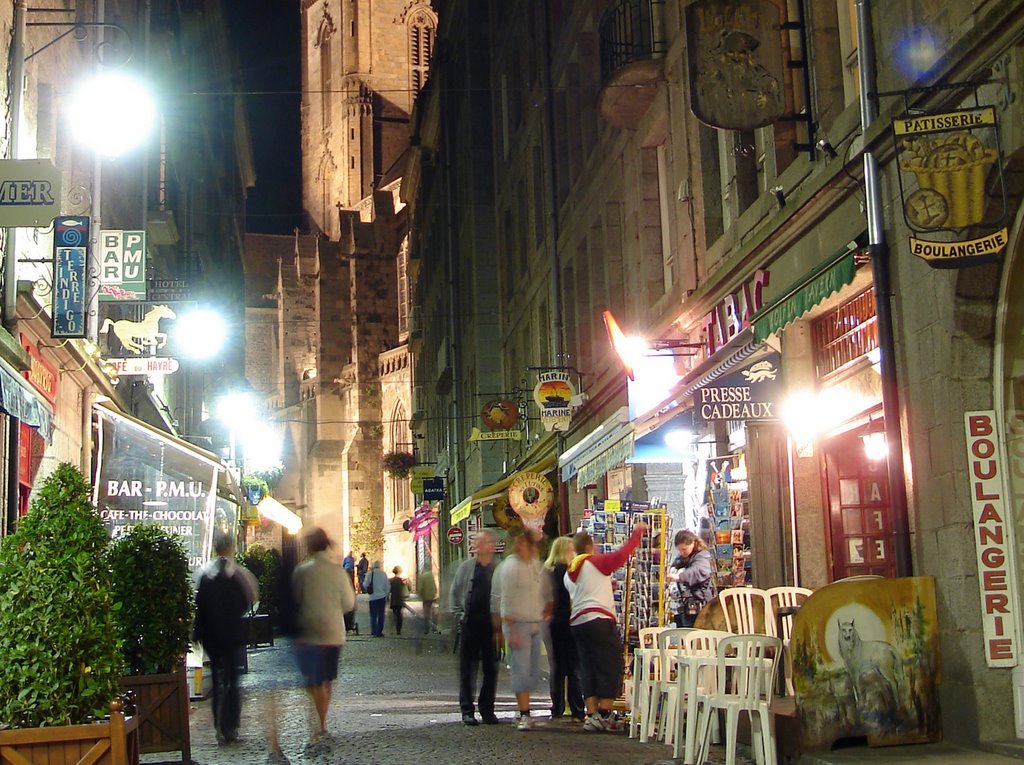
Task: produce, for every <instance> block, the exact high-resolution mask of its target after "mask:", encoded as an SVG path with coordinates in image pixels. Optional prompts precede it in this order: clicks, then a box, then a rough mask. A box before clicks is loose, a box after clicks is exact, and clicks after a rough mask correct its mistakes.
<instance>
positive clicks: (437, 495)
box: [423, 477, 444, 502]
mask: <svg viewBox="0 0 1024 765" xmlns="http://www.w3.org/2000/svg"><path fill="white" fill-rule="evenodd" d="M423 499H425V500H428V501H431V502H433V501H435V500H436V501H441V500H443V499H444V478H440V477H439V478H424V479H423Z"/></svg>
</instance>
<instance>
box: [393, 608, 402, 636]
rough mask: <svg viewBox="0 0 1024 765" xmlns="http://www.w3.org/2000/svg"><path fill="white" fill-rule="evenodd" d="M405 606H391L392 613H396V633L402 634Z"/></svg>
mask: <svg viewBox="0 0 1024 765" xmlns="http://www.w3.org/2000/svg"><path fill="white" fill-rule="evenodd" d="M403 608H404V606H399V607H398V608H395V607H394V606H392V607H391V613H392V614H394V615H395V634H396V635H401V634H402V609H403Z"/></svg>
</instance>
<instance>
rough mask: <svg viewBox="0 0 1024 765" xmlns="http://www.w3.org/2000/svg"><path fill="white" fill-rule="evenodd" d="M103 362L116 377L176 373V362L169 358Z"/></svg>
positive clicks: (113, 359) (116, 359) (106, 360)
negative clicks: (109, 366)
mask: <svg viewBox="0 0 1024 765" xmlns="http://www.w3.org/2000/svg"><path fill="white" fill-rule="evenodd" d="M104 361H105V362H106V363H108V364H110V365H111V366H112V367H113V371H114V372H116V373H117V376H118V377H131V376H132V375H171V374H174V373H175V372H177V371H178V366H179V364H178V360H177V359H170V358H162V357H158V358H148V359H147V358H137V359H128V358H109V359H104Z"/></svg>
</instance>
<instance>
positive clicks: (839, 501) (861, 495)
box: [823, 429, 896, 581]
mask: <svg viewBox="0 0 1024 765" xmlns="http://www.w3.org/2000/svg"><path fill="white" fill-rule="evenodd" d="M862 430H863V429H854V430H851V431H847V432H845V433H842V434H840V435H837V436H834V437H833V438H830V439H828V440H826V441H824V444H823V451H824V458H825V483H826V499H827V503H828V504H827V506H828V521H829V523H828V525H829V532H830V536H831V540H832V550H831V552H832V555H831V557H832V579H833V581H835V580H837V579H844V578H846V577H848V576H864V575H869V574H877V575H879V576H884V577H895V576H896V560H895V555H894V554H893V553H894V550H893V546H892V508H891V507H890V504H889V488H888V487H889V476H888V469H887V467H886V464H885V460H884V459H869V458H868V456H867V455H866V454H865V451H864V445H863V442H862V440H861V435H862Z"/></svg>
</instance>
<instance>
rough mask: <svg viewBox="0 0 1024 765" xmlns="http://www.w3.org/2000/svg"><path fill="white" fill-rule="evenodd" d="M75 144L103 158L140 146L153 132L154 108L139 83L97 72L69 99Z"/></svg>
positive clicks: (116, 75)
mask: <svg viewBox="0 0 1024 765" xmlns="http://www.w3.org/2000/svg"><path fill="white" fill-rule="evenodd" d="M71 111H72V113H73V114H74V115H75V119H74V122H73V123H72V124H73V129H74V133H75V137H76V139H77V140H78V141H80V142H81V143H83V144H85V145H86V146H89V147H91V148H93V149H95V150H96V151H98V152H99V153H100V154H103V155H104V156H107V157H116V156H119V155H121V154H124V153H125V152H129V151H131V150H132V149H135V148H136V147H138V146H140V145H142V143H144V142H145V140H146V139H147V138H148V137H149V136H150V134H151V133H152V132H153V125H154V124H155V123H156V104H155V102H154V101H153V96H152V95H151V94H150V92H149V90H148V89H147V88H146V87H145V86H144V85H143V84H142V81H141V80H139V79H137V78H135V77H132V76H130V75H128V74H125V73H124V72H117V71H113V72H107V71H105V72H101V73H99V74H96V75H94V76H93V77H90V78H89V79H87V80H85V81H84V82H82V83H81V85H79V86H78V88H77V89H76V91H75V93H74V95H73V96H72V97H71Z"/></svg>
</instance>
